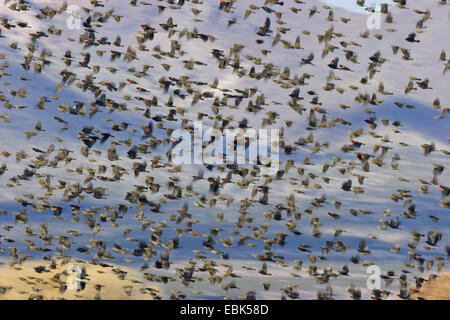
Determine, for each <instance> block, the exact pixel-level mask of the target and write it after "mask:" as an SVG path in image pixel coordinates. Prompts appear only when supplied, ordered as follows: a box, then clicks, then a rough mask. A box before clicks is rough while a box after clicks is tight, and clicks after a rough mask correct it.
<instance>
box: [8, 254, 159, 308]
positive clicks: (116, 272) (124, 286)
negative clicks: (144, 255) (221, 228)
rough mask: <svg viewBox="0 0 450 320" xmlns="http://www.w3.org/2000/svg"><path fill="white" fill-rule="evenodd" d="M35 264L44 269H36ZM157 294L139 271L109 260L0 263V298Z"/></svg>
mask: <svg viewBox="0 0 450 320" xmlns="http://www.w3.org/2000/svg"><path fill="white" fill-rule="evenodd" d="M37 266H42V267H45V269H44V270H43V271H42V272H36V269H35V267H37ZM83 267H85V270H86V271H85V276H83V272H82V270H83ZM37 270H38V271H41V270H40V269H39V268H38V269H37ZM71 270H74V271H71ZM78 271H80V272H81V279H79V280H77V275H78ZM58 275H59V276H58ZM100 286H101V287H100ZM77 288H83V289H80V290H77ZM161 295H162V291H161V290H160V288H159V287H157V286H153V285H150V284H149V283H148V281H146V280H145V279H143V275H142V273H141V272H140V271H139V270H135V269H132V268H127V267H123V266H117V265H113V264H110V263H108V267H106V266H101V265H94V264H92V263H90V262H87V261H83V260H79V259H72V260H71V261H70V262H68V263H65V264H62V262H61V260H60V261H56V266H55V265H53V266H51V262H49V261H26V262H24V263H23V264H21V265H16V266H14V267H11V266H9V265H6V264H4V265H0V300H4V299H9V300H27V299H68V300H92V299H102V300H115V299H118V300H134V299H139V300H153V299H155V298H158V297H159V296H161Z"/></svg>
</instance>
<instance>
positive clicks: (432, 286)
mask: <svg viewBox="0 0 450 320" xmlns="http://www.w3.org/2000/svg"><path fill="white" fill-rule="evenodd" d="M414 297H415V298H417V297H421V298H424V299H426V300H450V270H447V271H445V272H442V273H440V274H439V277H438V278H437V279H436V280H434V281H432V282H426V283H424V285H423V286H422V288H421V289H420V291H419V293H417V294H415V295H414Z"/></svg>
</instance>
